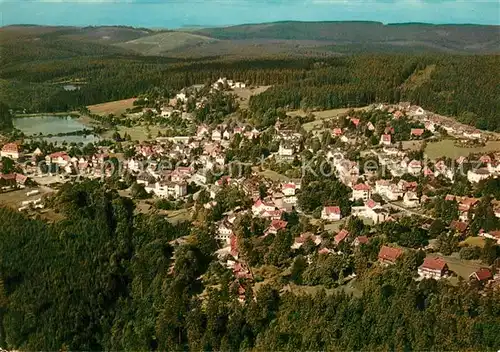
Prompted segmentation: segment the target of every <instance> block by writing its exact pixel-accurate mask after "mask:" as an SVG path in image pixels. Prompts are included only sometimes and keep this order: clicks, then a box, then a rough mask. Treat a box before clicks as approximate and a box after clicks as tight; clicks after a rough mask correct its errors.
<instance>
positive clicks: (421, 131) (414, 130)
mask: <svg viewBox="0 0 500 352" xmlns="http://www.w3.org/2000/svg"><path fill="white" fill-rule="evenodd" d="M410 134H411V135H412V136H421V135H423V134H424V129H423V128H412V129H411V132H410Z"/></svg>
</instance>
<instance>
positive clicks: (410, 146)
mask: <svg viewBox="0 0 500 352" xmlns="http://www.w3.org/2000/svg"><path fill="white" fill-rule="evenodd" d="M422 143H423V141H403V142H401V144H402V145H403V149H404V150H409V151H414V150H419V149H420V147H421V146H422Z"/></svg>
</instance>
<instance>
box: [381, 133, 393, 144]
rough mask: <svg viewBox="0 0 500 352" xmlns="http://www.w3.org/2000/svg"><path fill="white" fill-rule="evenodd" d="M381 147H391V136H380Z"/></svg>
mask: <svg viewBox="0 0 500 352" xmlns="http://www.w3.org/2000/svg"><path fill="white" fill-rule="evenodd" d="M379 144H381V145H391V144H392V136H391V135H390V134H383V135H381V136H380V142H379Z"/></svg>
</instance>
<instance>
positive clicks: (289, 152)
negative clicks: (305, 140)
mask: <svg viewBox="0 0 500 352" xmlns="http://www.w3.org/2000/svg"><path fill="white" fill-rule="evenodd" d="M294 152H295V148H294V147H293V145H291V144H290V143H281V144H280V146H279V149H278V155H279V156H280V157H282V158H292V157H293V154H294Z"/></svg>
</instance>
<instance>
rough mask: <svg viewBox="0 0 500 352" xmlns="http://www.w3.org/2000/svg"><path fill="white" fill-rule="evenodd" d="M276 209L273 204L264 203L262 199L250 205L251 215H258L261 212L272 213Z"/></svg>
mask: <svg viewBox="0 0 500 352" xmlns="http://www.w3.org/2000/svg"><path fill="white" fill-rule="evenodd" d="M275 209H276V207H275V205H274V204H271V203H268V202H264V201H263V200H262V199H258V200H257V201H256V202H255V203H254V204H253V205H252V213H253V215H259V214H261V213H262V212H263V211H273V210H275Z"/></svg>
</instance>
